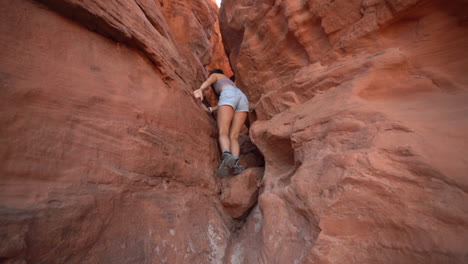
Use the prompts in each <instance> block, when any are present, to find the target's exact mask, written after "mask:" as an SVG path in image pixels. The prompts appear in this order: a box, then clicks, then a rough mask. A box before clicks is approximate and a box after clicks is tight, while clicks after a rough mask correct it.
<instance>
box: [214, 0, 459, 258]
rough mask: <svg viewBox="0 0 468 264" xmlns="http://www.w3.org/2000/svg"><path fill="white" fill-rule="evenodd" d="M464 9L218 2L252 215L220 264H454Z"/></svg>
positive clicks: (313, 0)
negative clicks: (236, 93)
mask: <svg viewBox="0 0 468 264" xmlns="http://www.w3.org/2000/svg"><path fill="white" fill-rule="evenodd" d="M467 13H468V7H467V3H466V1H435V0H434V1H430V0H428V1H423V0H421V1H418V0H412V1H393V0H389V1H383V0H365V1H362V0H353V1H344V0H339V1H332V0H305V1H299V0H287V1H286V0H279V1H273V0H264V1H240V0H224V1H223V4H222V7H221V12H220V25H221V32H222V33H223V38H224V44H225V47H226V50H227V51H228V55H229V58H230V60H231V65H232V67H233V70H234V72H235V73H236V76H237V80H238V84H239V86H240V87H241V88H242V89H243V90H244V91H246V93H247V95H248V96H249V98H250V99H251V100H252V101H253V103H254V104H255V113H253V114H252V116H253V117H254V118H256V119H257V121H256V122H255V123H253V125H252V127H251V129H250V134H251V137H252V139H253V141H254V143H255V144H256V145H257V146H258V147H259V149H260V150H261V152H262V153H263V155H264V156H265V162H266V168H265V175H264V178H263V182H262V185H263V187H262V188H261V189H260V191H259V192H260V194H259V198H258V204H257V206H256V207H254V208H253V209H252V211H251V212H250V214H249V216H248V218H247V221H246V224H245V225H244V226H243V227H242V228H241V230H240V231H239V233H238V234H237V235H236V236H235V237H233V240H232V243H231V244H230V245H229V247H228V249H227V250H228V254H227V256H226V261H227V263H333V264H335V263H408V264H409V263H434V264H435V263H466V262H467V256H468V250H467V247H466V246H465V245H466V244H468V207H467V206H466V205H467V202H468V194H467V192H468V177H467V176H468V159H467V158H466V157H467V156H468V143H467V142H468V141H467V140H466V138H467V136H466V135H468V108H467V105H468V91H467V90H468V89H467V87H468V75H467V74H466V69H467V68H468V56H467V55H468V54H467V49H466V47H468V37H467V36H468V30H467V17H466V14H467Z"/></svg>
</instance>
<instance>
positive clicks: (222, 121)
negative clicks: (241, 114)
mask: <svg viewBox="0 0 468 264" xmlns="http://www.w3.org/2000/svg"><path fill="white" fill-rule="evenodd" d="M233 116H234V109H233V108H232V106H230V105H221V106H220V107H219V108H218V131H219V147H220V148H221V152H223V151H225V150H231V149H230V145H231V141H230V140H229V129H230V128H231V122H232V118H233Z"/></svg>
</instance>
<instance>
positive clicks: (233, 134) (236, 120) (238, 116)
mask: <svg viewBox="0 0 468 264" xmlns="http://www.w3.org/2000/svg"><path fill="white" fill-rule="evenodd" d="M247 114H248V112H236V113H234V117H233V118H232V124H231V129H230V130H229V139H230V141H231V153H232V155H233V156H235V157H239V154H240V146H239V133H240V130H241V129H242V125H244V123H245V120H246V119H247Z"/></svg>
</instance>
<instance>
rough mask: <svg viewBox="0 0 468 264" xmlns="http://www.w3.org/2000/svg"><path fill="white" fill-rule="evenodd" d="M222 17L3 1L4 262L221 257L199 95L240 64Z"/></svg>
mask: <svg viewBox="0 0 468 264" xmlns="http://www.w3.org/2000/svg"><path fill="white" fill-rule="evenodd" d="M217 12H218V9H217V7H216V5H215V4H214V3H213V2H212V1H209V0H206V1H205V0H196V1H193V0H190V1H189V0H180V1H165V0H164V1H162V0H160V1H149V0H148V1H146V0H135V1H117V0H115V1H107V0H106V1H91V0H89V1H88V0H85V1H75V0H66V1H52V0H50V1H48V0H44V1H30V0H14V1H13V0H11V1H10V0H7V1H2V4H1V6H0V20H1V23H0V32H1V43H2V45H1V46H2V48H1V50H0V57H1V60H0V87H1V93H0V109H1V110H0V121H1V124H2V125H1V129H0V143H1V147H0V155H1V159H0V172H1V175H2V176H1V180H0V262H2V263H220V261H221V260H222V259H223V256H224V252H225V248H226V247H227V243H228V241H229V239H228V238H229V233H230V232H229V226H230V223H231V218H230V217H229V216H228V215H227V213H225V212H224V209H223V207H222V205H221V203H220V201H219V199H218V193H219V192H220V189H219V187H218V183H217V180H216V178H215V177H214V175H213V172H214V170H215V169H216V166H217V164H218V162H219V161H218V155H219V153H218V149H217V144H216V126H215V122H214V120H213V119H212V118H210V117H209V116H208V115H207V114H206V113H205V112H204V111H203V110H202V108H201V107H200V106H199V105H198V104H197V103H196V102H195V100H194V99H193V98H192V96H191V92H192V90H194V89H195V88H198V86H199V85H200V84H201V83H202V81H203V80H204V79H205V77H206V70H208V69H209V68H211V67H220V68H224V69H226V68H229V65H227V59H226V58H218V57H217V56H221V55H222V54H223V49H224V48H223V47H222V44H221V42H220V36H219V34H217V33H216V29H215V24H216V23H217ZM220 51H221V52H220ZM216 54H218V55H216ZM219 54H221V55H219Z"/></svg>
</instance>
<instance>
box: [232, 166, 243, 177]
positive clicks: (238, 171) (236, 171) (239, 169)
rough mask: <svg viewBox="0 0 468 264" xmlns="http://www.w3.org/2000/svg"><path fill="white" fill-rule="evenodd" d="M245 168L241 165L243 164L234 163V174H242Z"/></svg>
mask: <svg viewBox="0 0 468 264" xmlns="http://www.w3.org/2000/svg"><path fill="white" fill-rule="evenodd" d="M244 170H245V167H244V166H241V165H234V169H233V172H232V173H233V174H234V175H237V174H241V173H242V172H243V171H244Z"/></svg>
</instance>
